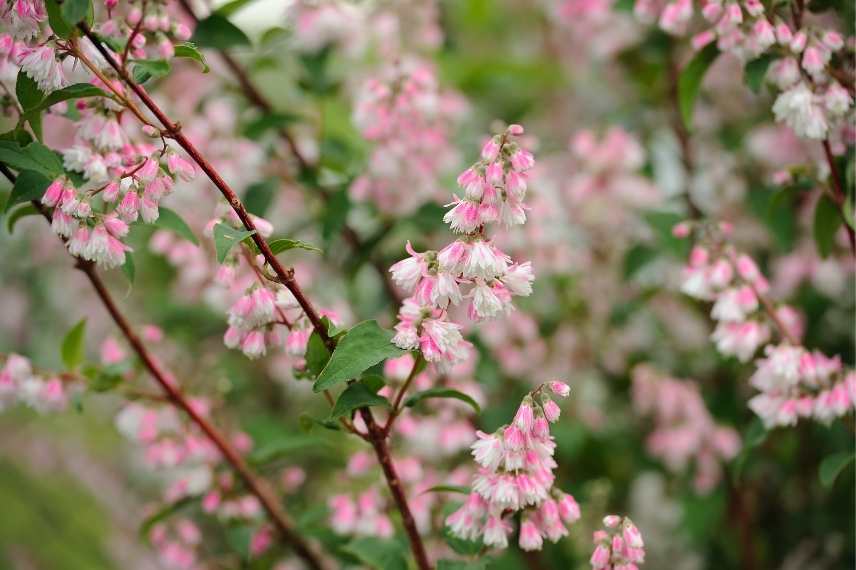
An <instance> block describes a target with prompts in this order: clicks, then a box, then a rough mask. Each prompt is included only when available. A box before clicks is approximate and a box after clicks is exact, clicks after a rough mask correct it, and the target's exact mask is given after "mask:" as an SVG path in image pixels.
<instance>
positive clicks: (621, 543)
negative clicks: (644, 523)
mask: <svg viewBox="0 0 856 570" xmlns="http://www.w3.org/2000/svg"><path fill="white" fill-rule="evenodd" d="M603 526H604V527H606V528H605V529H604V530H597V531H595V533H594V544H595V549H594V552H593V553H592V555H591V567H592V569H593V570H638V568H639V566H638V565H639V564H641V563H643V562H644V561H645V543H644V542H643V540H642V534H641V533H640V532H639V529H638V528H636V525H634V524H633V521H631V520H630V518H629V517H624V518H622V517H620V516H618V515H607V516H605V517H603Z"/></svg>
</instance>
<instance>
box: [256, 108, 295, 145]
mask: <svg viewBox="0 0 856 570" xmlns="http://www.w3.org/2000/svg"><path fill="white" fill-rule="evenodd" d="M299 118H300V117H299V116H297V115H294V114H292V113H282V112H276V113H267V114H264V115H260V116H258V117H256V118H255V119H253V120H251V121H250V122H249V123H247V125H246V126H245V127H244V136H246V137H247V138H249V139H253V140H258V139H259V138H260V137H261V136H262V135H263V134H265V133H266V132H267V131H269V130H271V129H281V128H283V127H287V126H288V125H290V124H292V123H295V122H297V120H298V119H299Z"/></svg>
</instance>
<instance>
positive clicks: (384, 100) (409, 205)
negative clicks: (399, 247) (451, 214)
mask: <svg viewBox="0 0 856 570" xmlns="http://www.w3.org/2000/svg"><path fill="white" fill-rule="evenodd" d="M463 110H464V103H463V101H462V99H461V97H460V96H459V95H457V94H455V93H452V92H448V91H443V90H441V89H440V87H439V85H438V82H437V77H436V73H435V71H434V69H433V68H432V67H431V66H430V65H428V64H426V63H424V62H421V61H416V60H405V61H403V62H397V63H395V64H394V65H392V66H391V67H390V68H389V69H387V70H384V71H383V73H382V74H381V76H380V77H378V78H372V79H369V80H368V81H367V82H366V83H365V84H364V85H363V86H362V88H361V89H360V91H359V93H358V95H357V100H356V102H355V104H354V123H355V124H356V125H357V128H358V129H359V130H360V133H361V134H362V135H363V137H364V138H365V139H366V140H368V141H370V142H372V143H374V145H375V146H374V148H373V149H372V151H371V156H370V157H369V161H368V165H367V169H366V171H365V172H364V173H363V174H362V175H361V176H359V177H358V178H357V179H356V180H355V181H354V183H353V184H352V185H351V188H350V193H351V196H352V197H353V198H354V199H356V200H365V201H371V202H372V203H373V204H375V205H376V206H377V207H378V208H379V209H380V210H381V211H383V212H386V213H394V214H407V213H410V212H412V211H414V210H415V209H416V208H418V207H419V206H420V205H422V204H423V203H425V202H426V201H431V200H438V199H442V195H443V194H442V189H441V185H440V183H439V180H438V178H439V177H440V175H441V174H443V173H444V172H446V171H448V169H449V168H450V167H452V166H453V165H454V164H455V162H456V154H455V152H454V150H453V148H454V147H453V145H452V144H450V137H451V134H452V130H453V127H454V124H455V123H456V121H457V120H458V119H459V118H460V117H461V114H462V112H463Z"/></svg>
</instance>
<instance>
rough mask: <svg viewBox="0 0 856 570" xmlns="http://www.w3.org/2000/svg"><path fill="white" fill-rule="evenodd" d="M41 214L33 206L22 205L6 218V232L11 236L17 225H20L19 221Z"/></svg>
mask: <svg viewBox="0 0 856 570" xmlns="http://www.w3.org/2000/svg"><path fill="white" fill-rule="evenodd" d="M38 214H39V211H38V210H37V209H36V207H35V206H33V205H32V204H22V205H20V206H18V207H17V208H15V209H14V210H12V211H11V212H10V213H9V215H8V216H6V231H7V232H9V233H10V234H11V233H12V231H13V230H14V229H15V224H17V223H18V220H20V219H21V218H24V217H27V216H36V215H38Z"/></svg>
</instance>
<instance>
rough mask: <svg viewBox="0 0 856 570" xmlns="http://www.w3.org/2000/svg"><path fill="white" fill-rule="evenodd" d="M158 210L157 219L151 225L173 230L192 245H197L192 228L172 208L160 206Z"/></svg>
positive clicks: (197, 241)
mask: <svg viewBox="0 0 856 570" xmlns="http://www.w3.org/2000/svg"><path fill="white" fill-rule="evenodd" d="M159 212H160V213H159V215H158V219H157V220H155V221H154V222H153V225H155V226H157V227H159V228H163V229H165V230H170V231H173V232H175V233H176V234H178V235H179V236H181V237H182V238H184V239H186V240H187V241H189V242H190V243H192V244H193V245H199V240H198V239H196V236H195V235H193V230H191V229H190V226H188V225H187V222H185V221H184V220H183V219H182V218H181V216H179V215H178V214H177V213H176V212H175V211H174V210H170V209H169V208H164V207H163V206H161V207H160V209H159Z"/></svg>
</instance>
